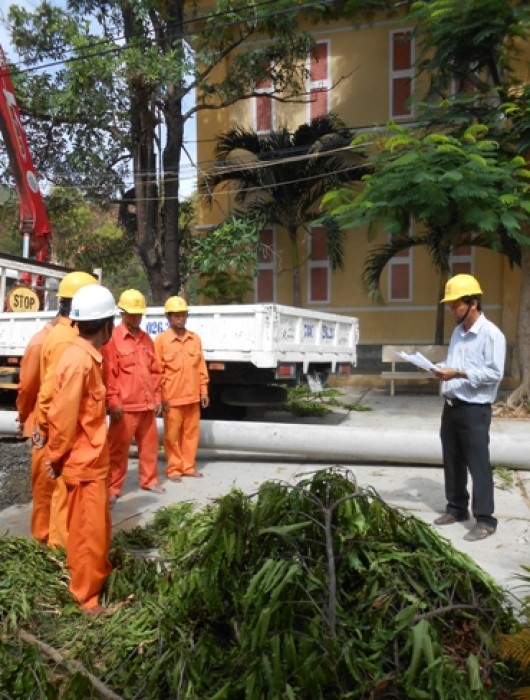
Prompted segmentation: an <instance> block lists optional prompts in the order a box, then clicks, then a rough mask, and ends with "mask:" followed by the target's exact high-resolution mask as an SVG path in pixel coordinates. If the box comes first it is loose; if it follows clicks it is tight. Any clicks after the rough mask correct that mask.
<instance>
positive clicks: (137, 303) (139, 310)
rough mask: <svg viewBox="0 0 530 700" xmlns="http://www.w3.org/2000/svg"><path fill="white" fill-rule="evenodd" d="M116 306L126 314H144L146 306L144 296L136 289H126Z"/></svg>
mask: <svg viewBox="0 0 530 700" xmlns="http://www.w3.org/2000/svg"><path fill="white" fill-rule="evenodd" d="M118 308H119V309H120V310H121V311H126V312H127V313H128V314H145V312H146V311H147V306H146V304H145V297H144V295H143V294H142V292H139V291H138V290H137V289H126V290H125V291H124V292H122V293H121V296H120V298H119V300H118Z"/></svg>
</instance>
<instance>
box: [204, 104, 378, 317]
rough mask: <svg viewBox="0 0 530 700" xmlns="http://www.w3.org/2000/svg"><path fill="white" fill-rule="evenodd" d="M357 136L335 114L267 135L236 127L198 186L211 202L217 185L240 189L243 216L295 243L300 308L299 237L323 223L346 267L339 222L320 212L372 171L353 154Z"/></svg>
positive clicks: (336, 261)
mask: <svg viewBox="0 0 530 700" xmlns="http://www.w3.org/2000/svg"><path fill="white" fill-rule="evenodd" d="M352 138H353V135H352V133H351V130H350V129H347V128H346V127H345V125H344V123H343V122H342V121H341V120H340V119H339V118H338V117H336V116H335V115H334V114H333V113H329V114H328V115H326V116H324V117H318V118H316V119H313V120H312V121H311V122H310V123H309V124H302V125H300V126H299V127H298V128H297V129H296V131H295V132H294V133H291V132H289V131H288V130H287V129H286V128H282V129H279V130H278V131H271V132H270V133H268V134H266V135H260V134H257V133H256V132H255V131H252V130H247V129H244V128H242V127H234V128H232V129H230V130H229V131H227V132H226V133H225V134H223V135H221V136H220V138H219V140H218V143H217V146H216V149H215V160H216V162H215V166H214V167H213V168H212V169H211V171H210V172H209V173H207V174H206V175H205V176H204V177H203V178H202V179H201V181H200V183H199V192H200V193H201V194H203V195H204V196H205V197H206V199H207V201H208V202H209V203H210V204H211V203H212V200H213V192H214V191H215V189H216V188H217V187H218V186H225V187H232V188H233V187H234V186H235V188H236V189H237V192H236V195H235V202H236V204H237V205H239V209H238V212H237V213H238V214H239V215H243V214H244V215H245V216H252V217H254V220H255V221H256V222H259V223H257V225H259V226H260V227H261V228H264V227H265V226H274V225H277V226H280V227H282V228H284V229H285V230H286V231H287V233H288V235H289V241H290V256H291V267H292V280H293V303H294V305H295V306H301V289H300V268H301V266H302V264H303V263H304V262H305V260H301V258H300V250H299V243H300V235H301V233H302V232H307V231H308V229H309V226H310V225H311V224H312V223H314V222H315V221H316V220H317V219H319V221H320V223H322V224H324V226H325V227H326V233H327V240H328V252H329V257H330V262H331V266H332V269H333V270H336V269H338V268H341V267H342V266H343V241H344V233H343V232H342V231H341V229H340V228H339V227H338V225H337V223H336V221H335V219H334V218H333V217H331V216H327V215H326V213H325V212H321V211H320V209H319V205H320V200H321V198H322V196H323V195H324V194H325V193H326V192H327V191H329V190H332V189H337V188H339V187H343V186H345V185H348V184H349V183H351V182H354V181H356V180H360V179H361V177H362V176H363V175H364V174H365V173H367V172H369V171H370V167H369V166H367V165H366V164H363V163H362V161H363V158H364V156H363V155H359V154H356V155H354V156H352V154H351V153H349V152H348V151H349V144H350V142H351V139H352Z"/></svg>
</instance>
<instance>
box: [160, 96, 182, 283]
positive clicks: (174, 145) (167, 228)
mask: <svg viewBox="0 0 530 700" xmlns="http://www.w3.org/2000/svg"><path fill="white" fill-rule="evenodd" d="M169 92H170V96H169V98H168V100H167V110H166V125H167V141H166V147H165V149H164V203H163V205H162V218H163V222H164V260H165V268H166V275H167V281H168V289H167V292H168V296H171V295H173V294H179V293H180V286H181V285H180V264H179V263H180V255H179V248H180V220H179V219H180V204H179V172H180V158H181V152H182V142H183V138H184V123H183V121H182V118H181V99H180V97H177V95H178V90H174V89H170V91H169Z"/></svg>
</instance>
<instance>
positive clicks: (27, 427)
mask: <svg viewBox="0 0 530 700" xmlns="http://www.w3.org/2000/svg"><path fill="white" fill-rule="evenodd" d="M52 328H53V324H51V323H47V324H46V325H45V326H44V328H41V330H40V331H38V332H37V333H35V335H34V336H33V337H32V338H31V340H30V341H29V343H28V345H27V347H26V350H25V352H24V356H23V358H22V361H21V363H20V377H19V383H18V395H17V411H18V419H19V421H20V425H21V427H22V434H23V435H24V437H28V438H29V437H31V436H32V434H33V430H34V428H35V422H36V404H37V397H38V394H39V389H40V384H41V381H40V378H41V374H40V356H41V351H42V346H43V345H44V341H45V340H46V338H47V336H48V334H49V332H50V331H51V329H52ZM47 459H48V450H47V447H46V445H45V446H44V447H43V448H42V449H37V448H36V447H32V448H31V493H32V498H33V504H32V511H31V534H32V535H33V537H35V539H37V540H39V541H40V542H44V543H46V542H48V536H49V532H50V504H51V499H52V493H53V489H54V483H53V481H52V480H51V479H50V478H49V476H48V473H47V471H46V467H45V464H46V460H47Z"/></svg>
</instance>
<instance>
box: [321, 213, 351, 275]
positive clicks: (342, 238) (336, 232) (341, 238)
mask: <svg viewBox="0 0 530 700" xmlns="http://www.w3.org/2000/svg"><path fill="white" fill-rule="evenodd" d="M322 225H323V226H325V228H326V238H327V244H328V257H329V261H330V263H331V269H332V270H333V271H334V272H335V270H343V269H344V244H345V242H346V231H345V230H344V229H342V228H340V226H339V224H338V222H337V220H336V219H335V218H334V217H333V216H325V217H324V218H323V219H322Z"/></svg>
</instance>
